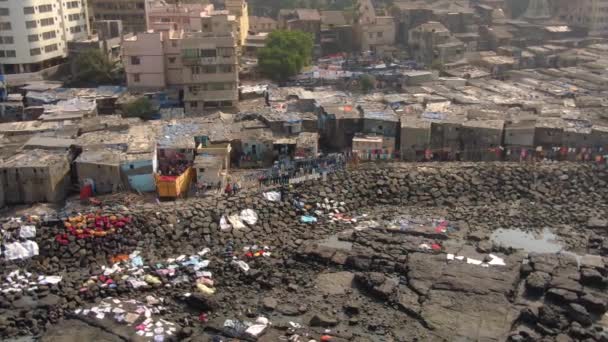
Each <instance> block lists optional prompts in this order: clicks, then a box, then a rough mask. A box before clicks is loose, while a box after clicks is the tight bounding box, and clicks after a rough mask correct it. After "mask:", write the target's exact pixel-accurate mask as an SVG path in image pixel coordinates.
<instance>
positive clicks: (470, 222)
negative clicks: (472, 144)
mask: <svg viewBox="0 0 608 342" xmlns="http://www.w3.org/2000/svg"><path fill="white" fill-rule="evenodd" d="M606 181H608V173H607V172H606V171H604V170H602V169H598V168H595V167H593V166H591V165H581V164H568V163H560V164H529V165H528V164H517V165H515V164H491V163H487V164H442V165H441V166H440V167H439V166H434V165H405V164H390V165H386V166H382V167H369V168H367V167H362V168H360V169H356V170H349V171H344V172H338V173H335V174H332V175H329V176H328V177H327V180H326V181H325V182H314V183H304V184H300V185H296V186H295V187H284V188H282V189H280V190H279V189H277V193H278V195H277V194H273V195H272V196H268V195H266V196H264V195H263V194H262V193H239V194H238V195H235V196H231V197H226V196H225V197H217V198H205V199H196V200H188V201H183V202H176V203H175V204H169V205H159V206H146V205H141V206H139V205H133V206H131V207H125V206H116V207H103V208H100V209H99V211H95V212H92V213H91V214H89V213H83V214H79V213H58V214H57V217H56V218H53V219H38V220H29V219H27V218H25V219H21V220H18V219H7V220H6V222H5V223H4V224H3V226H2V229H3V232H4V233H5V234H4V235H5V240H3V244H2V251H3V255H2V256H1V257H0V264H1V265H0V267H2V268H1V270H2V271H0V272H1V274H0V281H1V283H2V285H1V286H0V336H1V337H2V338H9V337H15V336H19V335H31V336H35V337H40V338H41V340H43V341H63V340H65V339H66V338H67V337H68V336H69V337H74V338H76V337H77V338H78V339H79V340H90V339H93V336H102V335H103V336H105V338H106V340H109V341H113V340H116V341H120V340H125V339H135V338H137V339H143V340H157V341H159V340H162V341H169V340H192V341H207V340H208V341H229V340H230V338H236V339H240V340H246V341H254V340H257V341H278V340H288V341H306V342H308V341H310V340H315V341H369V340H380V341H384V340H386V341H411V340H416V339H417V340H446V341H447V340H454V338H462V339H469V340H507V339H510V340H513V341H538V340H543V339H544V340H546V341H556V340H560V341H562V340H564V341H565V340H568V339H570V340H575V339H589V340H593V341H601V340H605V339H606V335H605V334H606V333H605V332H604V328H603V327H604V324H605V322H606V321H608V319H606V318H604V313H605V312H606V311H607V309H608V295H606V294H604V292H605V289H606V287H607V286H608V268H607V267H606V263H605V261H606V260H605V256H606V255H608V247H606V246H608V231H607V229H608V221H607V220H605V219H604V218H605V217H606V214H607V196H608V192H607V191H606V189H607V188H606ZM279 191H280V192H279ZM279 195H280V196H279ZM125 205H127V204H125ZM303 217H310V218H314V219H315V220H302V218H303ZM79 224H80V225H79ZM25 226H33V228H23V227H25ZM514 228H517V229H522V230H526V231H531V232H534V231H537V230H540V229H550V230H551V231H552V232H554V233H555V234H556V235H557V236H558V237H559V243H560V244H561V246H562V250H561V251H559V252H557V253H534V252H530V253H528V252H526V251H524V250H521V249H518V248H517V246H504V245H500V244H498V243H495V242H494V241H493V240H492V236H491V235H492V232H493V231H496V230H498V229H514ZM34 232H35V233H34ZM95 232H105V234H100V233H95ZM21 233H23V234H21ZM58 237H59V238H58ZM25 241H32V242H34V243H36V244H37V245H38V246H39V253H38V255H31V256H30V255H28V256H23V257H19V258H16V259H10V258H6V257H5V254H4V253H5V251H6V248H7V247H6V246H7V245H10V243H14V242H25ZM66 241H67V242H66ZM85 310H87V311H85ZM127 313H131V315H128V314H127ZM135 314H136V315H137V318H136V319H134V317H135V316H134V315H135ZM148 316H150V317H148ZM161 328H162V331H161ZM558 338H559V339H558Z"/></svg>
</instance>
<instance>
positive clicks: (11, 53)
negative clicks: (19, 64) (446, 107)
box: [6, 50, 17, 57]
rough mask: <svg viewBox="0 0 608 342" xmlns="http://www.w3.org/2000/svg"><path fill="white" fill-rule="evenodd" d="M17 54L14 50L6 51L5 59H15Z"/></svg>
mask: <svg viewBox="0 0 608 342" xmlns="http://www.w3.org/2000/svg"><path fill="white" fill-rule="evenodd" d="M16 56H17V53H16V52H15V50H6V57H16Z"/></svg>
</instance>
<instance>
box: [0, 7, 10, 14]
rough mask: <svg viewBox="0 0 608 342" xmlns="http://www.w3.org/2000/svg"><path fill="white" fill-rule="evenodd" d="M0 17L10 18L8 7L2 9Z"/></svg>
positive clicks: (0, 8)
mask: <svg viewBox="0 0 608 342" xmlns="http://www.w3.org/2000/svg"><path fill="white" fill-rule="evenodd" d="M0 15H4V16H9V15H10V10H9V9H8V8H6V7H0Z"/></svg>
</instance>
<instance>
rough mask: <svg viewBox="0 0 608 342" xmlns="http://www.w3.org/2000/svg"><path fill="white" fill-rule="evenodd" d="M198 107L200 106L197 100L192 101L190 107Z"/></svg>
mask: <svg viewBox="0 0 608 342" xmlns="http://www.w3.org/2000/svg"><path fill="white" fill-rule="evenodd" d="M196 107H198V102H196V101H192V102H190V108H196Z"/></svg>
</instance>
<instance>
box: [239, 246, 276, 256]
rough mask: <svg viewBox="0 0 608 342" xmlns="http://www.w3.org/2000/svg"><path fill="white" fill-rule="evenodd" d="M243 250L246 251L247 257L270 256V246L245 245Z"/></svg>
mask: <svg viewBox="0 0 608 342" xmlns="http://www.w3.org/2000/svg"><path fill="white" fill-rule="evenodd" d="M243 252H245V257H247V258H257V257H269V256H270V255H271V253H270V247H268V246H264V247H259V246H258V245H253V246H245V247H243Z"/></svg>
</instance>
